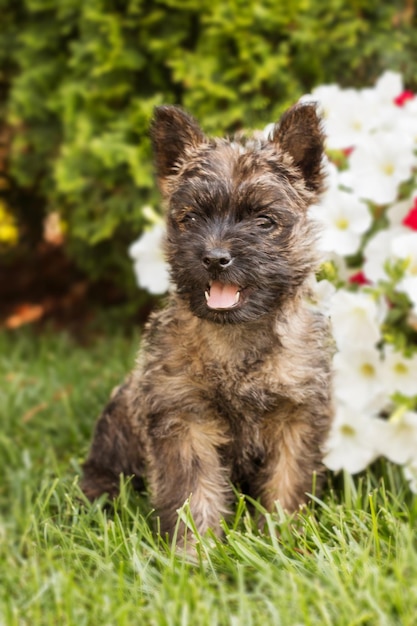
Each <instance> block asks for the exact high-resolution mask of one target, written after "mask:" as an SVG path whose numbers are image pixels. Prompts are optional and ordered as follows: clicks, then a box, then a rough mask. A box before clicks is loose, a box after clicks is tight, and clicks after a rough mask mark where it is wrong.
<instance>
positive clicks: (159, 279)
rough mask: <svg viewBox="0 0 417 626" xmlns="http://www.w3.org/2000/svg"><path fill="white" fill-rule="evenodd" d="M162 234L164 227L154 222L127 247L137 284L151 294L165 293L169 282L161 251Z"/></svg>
mask: <svg viewBox="0 0 417 626" xmlns="http://www.w3.org/2000/svg"><path fill="white" fill-rule="evenodd" d="M164 236H165V229H164V227H163V226H162V225H160V224H156V225H155V226H153V227H152V228H151V229H150V230H148V231H145V232H144V233H143V235H141V237H139V239H138V240H137V241H135V242H134V243H132V244H131V246H130V247H129V256H130V257H131V258H132V259H133V261H134V270H135V274H136V279H137V281H138V284H139V285H140V286H141V287H143V288H144V289H147V290H148V291H149V292H150V293H152V294H162V293H165V292H166V291H168V288H169V284H170V283H169V272H168V264H167V263H166V261H165V259H164V256H163V253H162V241H163V238H164Z"/></svg>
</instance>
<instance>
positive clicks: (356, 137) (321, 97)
mask: <svg viewBox="0 0 417 626" xmlns="http://www.w3.org/2000/svg"><path fill="white" fill-rule="evenodd" d="M306 100H310V101H311V100H314V101H316V102H318V104H319V107H320V108H321V109H322V115H323V120H324V122H323V123H324V125H325V130H326V135H327V157H328V158H327V160H326V167H327V170H328V188H327V191H326V193H325V195H324V197H323V199H322V201H321V203H320V205H319V206H313V207H311V209H310V210H311V216H312V218H313V219H315V220H318V221H319V222H320V223H321V225H322V231H321V238H320V241H319V245H320V248H321V250H322V251H323V265H322V268H321V270H320V272H319V275H318V277H317V282H316V284H315V286H314V289H315V296H316V300H317V302H316V306H319V307H321V308H322V309H323V310H324V311H326V312H327V313H328V314H329V315H330V318H331V322H332V328H333V335H334V340H335V356H334V397H335V420H334V423H333V427H332V431H331V433H330V436H329V439H328V442H327V449H326V451H325V463H326V465H327V467H328V468H329V469H331V470H334V471H339V470H345V471H347V472H349V473H352V474H354V473H357V472H360V471H362V470H363V469H365V468H366V467H367V466H368V465H369V464H371V463H372V462H373V461H374V460H375V459H376V458H378V457H381V456H382V457H385V458H387V459H388V460H390V461H392V462H393V463H396V464H401V465H402V466H403V468H404V475H405V477H406V478H407V480H408V481H409V484H410V488H411V489H412V490H413V491H416V492H417V156H416V149H417V97H415V95H414V94H413V93H411V92H409V91H405V90H404V88H403V84H402V77H401V75H399V74H397V73H394V72H385V73H384V74H383V75H382V76H381V77H380V78H379V79H378V80H377V82H376V84H375V85H374V87H373V88H366V89H342V88H340V87H339V86H337V85H324V86H321V87H318V88H316V89H315V90H313V92H312V93H311V94H309V95H306V96H304V97H303V98H302V101H306ZM265 132H266V133H267V132H269V128H268V127H267V128H266V129H265ZM162 236H163V231H162V229H161V226H160V224H155V225H154V226H153V234H152V236H151V235H149V234H145V235H144V236H143V237H142V238H141V240H140V243H139V244H138V243H136V244H135V245H132V246H131V248H130V254H131V255H132V256H133V257H134V258H135V268H136V272H137V277H138V280H139V282H140V284H141V285H142V286H144V287H145V288H148V289H149V290H150V291H152V292H153V293H155V291H159V292H160V293H162V292H164V291H166V290H167V288H168V274H167V271H166V267H165V263H164V261H163V259H162V257H161V256H159V257H158V256H155V245H156V244H157V242H160V241H161V239H162ZM147 244H149V246H150V249H149V247H147ZM149 259H151V260H152V261H151V262H150V261H149ZM146 268H149V271H148V272H147V271H146ZM151 285H152V286H151Z"/></svg>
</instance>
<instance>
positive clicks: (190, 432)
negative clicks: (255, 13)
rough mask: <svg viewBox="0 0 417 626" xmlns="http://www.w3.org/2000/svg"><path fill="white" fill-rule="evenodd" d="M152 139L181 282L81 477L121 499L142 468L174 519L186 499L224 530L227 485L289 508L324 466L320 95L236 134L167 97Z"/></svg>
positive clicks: (164, 514) (165, 519)
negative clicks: (318, 244)
mask: <svg viewBox="0 0 417 626" xmlns="http://www.w3.org/2000/svg"><path fill="white" fill-rule="evenodd" d="M151 137H152V142H153V149H154V154H155V162H156V174H157V179H158V183H159V187H160V190H161V193H162V196H163V198H164V200H165V202H166V205H167V235H166V242H165V253H166V257H167V260H168V262H169V265H170V271H171V278H172V282H173V284H174V286H175V291H173V293H172V294H171V295H170V296H169V300H168V304H167V306H166V307H165V308H164V309H163V310H161V311H158V312H156V313H154V314H153V315H152V316H151V318H150V321H149V323H148V325H147V329H146V331H145V334H144V337H143V341H142V346H141V350H140V352H139V356H138V359H137V364H136V367H135V369H134V371H133V372H132V373H131V375H130V376H129V377H128V378H127V379H126V381H125V383H124V384H123V385H122V386H120V387H119V388H118V389H117V390H116V391H115V392H114V394H113V396H112V397H111V399H110V401H109V404H108V405H107V407H106V408H105V410H104V412H103V414H102V416H101V417H100V419H99V420H98V422H97V425H96V429H95V434H94V439H93V443H92V446H91V450H90V453H89V456H88V459H87V461H86V463H85V465H84V468H83V469H84V477H83V480H82V484H81V486H82V489H83V490H84V492H85V494H86V496H87V497H88V498H89V499H94V498H97V497H98V496H100V495H101V494H102V493H104V492H106V493H108V494H109V495H110V496H111V497H113V496H115V495H117V493H118V488H119V477H120V474H125V475H128V476H132V475H133V484H134V485H135V486H136V487H138V488H140V487H141V486H143V483H142V479H143V478H144V479H145V481H146V485H147V487H148V489H149V491H150V494H151V499H152V503H153V505H154V507H155V509H156V513H157V514H158V516H159V518H160V528H161V530H162V531H163V532H168V533H170V534H171V535H172V533H173V531H174V529H175V527H176V524H177V522H178V515H177V510H178V508H179V507H181V506H182V505H183V503H184V502H185V501H186V500H187V499H188V498H189V503H190V510H191V513H192V515H193V519H194V522H195V525H196V527H197V529H198V531H199V532H200V533H204V532H205V531H206V530H207V529H208V528H211V529H212V530H213V531H214V532H215V533H216V534H217V535H220V534H221V527H220V520H221V518H222V516H225V515H227V513H228V512H229V510H230V506H231V503H232V501H233V487H232V485H236V486H238V488H239V489H241V490H242V491H243V492H244V493H246V494H249V495H250V496H251V497H253V498H255V499H259V500H260V502H261V504H262V505H263V506H264V507H265V508H266V509H268V510H269V511H271V510H273V509H274V505H275V503H276V501H279V502H280V504H281V505H282V507H284V508H285V509H287V510H288V511H290V512H292V511H295V510H297V509H298V507H299V506H300V505H302V504H303V503H305V502H306V501H307V499H308V495H307V494H308V493H309V492H311V489H312V484H313V477H314V476H317V480H316V486H317V485H320V477H321V476H322V474H323V466H322V446H323V442H324V441H325V438H326V435H327V432H328V429H329V426H330V421H331V413H332V410H331V397H330V387H331V385H330V364H331V353H330V352H331V351H330V346H331V342H330V339H329V329H328V320H327V319H326V318H325V317H324V316H323V315H321V314H320V313H319V312H318V311H317V310H316V309H315V308H314V307H313V306H312V305H311V302H310V301H309V297H310V287H309V285H310V279H311V277H312V274H313V273H314V271H315V270H316V269H317V264H318V257H317V254H316V250H315V240H316V231H315V227H314V224H312V223H311V221H310V220H309V217H308V212H307V209H308V207H309V205H311V204H312V203H315V202H317V200H318V198H319V196H320V193H321V191H322V188H323V178H324V176H323V171H322V156H323V133H322V128H321V123H320V120H319V118H318V116H317V113H316V107H315V106H314V105H313V104H303V105H301V104H299V105H295V106H294V107H292V108H291V109H289V110H288V111H287V112H286V113H285V114H284V115H283V117H282V119H281V120H280V121H279V123H277V124H276V125H275V127H274V129H273V132H272V134H271V136H270V138H269V139H266V138H264V137H263V136H261V135H259V136H257V135H255V136H253V137H251V138H248V139H237V138H236V139H233V140H229V139H211V138H207V137H206V136H205V135H204V133H203V132H202V130H201V129H200V127H199V125H198V124H197V122H196V121H195V120H194V119H193V118H192V117H190V116H189V115H188V114H187V113H186V112H184V111H183V110H181V109H179V108H177V107H174V106H162V107H158V108H157V109H156V110H155V115H154V119H153V122H152V127H151ZM181 533H182V534H183V535H184V534H185V533H186V531H185V529H184V528H182V530H181Z"/></svg>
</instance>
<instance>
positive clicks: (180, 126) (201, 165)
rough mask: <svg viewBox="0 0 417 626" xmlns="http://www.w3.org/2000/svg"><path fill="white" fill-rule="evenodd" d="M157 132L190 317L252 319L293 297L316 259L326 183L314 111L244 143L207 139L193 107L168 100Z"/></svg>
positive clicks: (175, 263)
mask: <svg viewBox="0 0 417 626" xmlns="http://www.w3.org/2000/svg"><path fill="white" fill-rule="evenodd" d="M151 136H152V142H153V148H154V154H155V162H156V174H157V179H158V183H159V187H160V189H161V192H162V195H163V196H164V198H165V200H166V202H167V206H168V216H167V239H166V254H167V259H168V262H169V264H170V267H171V276H172V279H173V282H174V283H175V285H176V287H177V291H178V294H179V295H180V296H181V297H182V298H184V299H185V300H186V301H187V302H188V304H189V307H190V309H191V311H192V313H193V314H195V315H197V316H198V317H201V318H204V319H208V320H211V321H213V322H218V323H237V322H247V321H253V320H255V319H257V318H258V317H260V316H262V315H264V314H267V313H269V312H272V311H273V310H276V309H277V308H278V307H280V306H281V305H282V303H283V301H284V300H286V299H288V298H292V297H294V296H295V295H296V293H297V291H298V290H299V288H300V286H301V285H302V284H303V282H304V281H305V279H306V278H307V276H308V275H309V274H310V273H311V272H312V271H313V270H314V268H315V266H316V263H317V259H316V253H315V230H314V227H313V225H312V224H311V223H310V222H309V220H308V216H307V208H308V206H309V205H310V204H312V203H314V202H316V201H317V199H318V197H319V195H320V193H321V191H322V187H323V172H322V156H323V143H324V139H323V133H322V129H321V123H320V120H319V118H318V116H317V113H316V107H315V106H314V105H312V104H310V105H307V104H302V105H296V106H294V107H292V108H291V109H289V110H288V111H287V112H286V113H285V114H284V116H283V117H282V118H281V120H280V122H279V123H277V124H276V125H275V127H274V130H273V132H272V135H271V138H270V139H265V138H263V137H261V136H259V137H253V138H252V139H248V140H246V141H243V140H239V141H238V140H233V139H232V140H227V139H210V138H207V137H206V136H205V135H204V133H203V132H202V131H201V129H200V127H199V126H198V124H197V122H196V121H195V120H194V119H193V118H192V117H190V116H189V115H188V114H187V113H185V112H184V111H182V110H181V109H179V108H177V107H173V106H162V107H158V108H157V109H156V110H155V116H154V120H153V123H152V127H151Z"/></svg>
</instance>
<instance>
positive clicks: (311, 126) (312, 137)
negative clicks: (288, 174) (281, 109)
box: [272, 103, 324, 193]
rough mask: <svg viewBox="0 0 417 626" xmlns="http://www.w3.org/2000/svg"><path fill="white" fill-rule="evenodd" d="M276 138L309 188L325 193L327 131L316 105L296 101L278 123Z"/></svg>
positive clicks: (274, 139) (276, 141)
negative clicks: (324, 159)
mask: <svg viewBox="0 0 417 626" xmlns="http://www.w3.org/2000/svg"><path fill="white" fill-rule="evenodd" d="M272 141H273V142H274V143H276V144H278V145H279V147H280V149H281V150H282V151H283V152H286V153H288V154H289V155H290V156H291V157H292V160H293V162H294V164H295V165H296V166H297V167H298V168H299V169H300V171H301V173H302V175H303V178H304V180H305V183H306V186H307V188H308V189H311V190H312V191H315V192H316V193H319V192H321V191H322V189H323V185H324V173H323V167H322V159H323V152H324V132H323V127H322V122H321V120H320V117H319V116H318V114H317V106H316V104H314V103H302V104H296V105H295V106H293V107H291V108H290V109H288V111H286V112H285V113H284V115H283V116H282V118H281V119H280V121H279V123H278V124H276V125H275V128H274V131H273V135H272Z"/></svg>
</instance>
